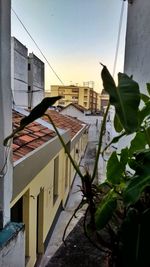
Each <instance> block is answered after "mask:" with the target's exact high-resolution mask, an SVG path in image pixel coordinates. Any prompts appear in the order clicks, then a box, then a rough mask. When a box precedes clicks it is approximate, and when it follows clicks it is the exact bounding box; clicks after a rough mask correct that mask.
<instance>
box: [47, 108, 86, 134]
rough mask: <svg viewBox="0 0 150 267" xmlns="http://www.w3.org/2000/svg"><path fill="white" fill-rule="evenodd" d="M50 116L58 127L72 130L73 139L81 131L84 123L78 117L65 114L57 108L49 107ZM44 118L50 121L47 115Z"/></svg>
mask: <svg viewBox="0 0 150 267" xmlns="http://www.w3.org/2000/svg"><path fill="white" fill-rule="evenodd" d="M46 113H47V114H48V115H49V116H51V118H52V120H53V122H54V123H55V125H56V127H58V128H61V129H64V130H68V129H69V130H70V132H71V139H72V138H73V137H74V136H75V135H76V134H77V132H79V131H80V130H81V129H82V127H83V125H82V123H81V122H79V121H77V120H76V119H73V118H70V117H67V116H64V115H62V114H60V113H58V112H57V111H55V110H50V109H48V110H47V112H46ZM43 118H44V120H46V121H48V122H49V120H48V118H47V117H43Z"/></svg>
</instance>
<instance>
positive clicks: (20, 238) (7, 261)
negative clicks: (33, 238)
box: [0, 224, 25, 267]
mask: <svg viewBox="0 0 150 267" xmlns="http://www.w3.org/2000/svg"><path fill="white" fill-rule="evenodd" d="M10 228H11V229H10ZM13 228H14V229H13ZM13 230H15V231H14V233H13ZM5 231H6V232H7V231H8V232H10V233H12V236H11V235H10V237H9V239H8V241H6V244H5V245H4V246H3V247H2V248H0V266H1V267H24V266H25V233H24V229H21V230H19V232H16V229H15V227H14V224H10V225H9V226H8V227H7V229H6V230H5ZM0 236H1V235H0ZM6 236H7V233H6Z"/></svg>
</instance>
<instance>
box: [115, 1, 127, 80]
mask: <svg viewBox="0 0 150 267" xmlns="http://www.w3.org/2000/svg"><path fill="white" fill-rule="evenodd" d="M124 4H125V0H123V1H122V6H121V12H120V19H119V28H118V37H117V43H116V52H115V59H114V66H113V73H112V75H113V77H114V75H115V72H116V66H117V59H118V51H119V45H120V36H121V29H122V22H123V13H124Z"/></svg>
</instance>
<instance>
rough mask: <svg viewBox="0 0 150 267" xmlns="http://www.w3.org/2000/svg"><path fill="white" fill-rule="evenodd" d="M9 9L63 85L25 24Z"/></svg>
mask: <svg viewBox="0 0 150 267" xmlns="http://www.w3.org/2000/svg"><path fill="white" fill-rule="evenodd" d="M11 10H12V11H13V13H14V14H15V16H16V17H17V19H18V20H19V22H20V23H21V25H22V27H23V28H24V30H25V31H26V32H27V34H28V35H29V36H30V38H31V40H32V41H33V43H34V44H35V46H36V47H37V49H38V50H39V51H40V53H41V55H42V56H43V58H44V59H45V61H46V62H47V64H48V66H49V67H50V69H51V70H52V72H53V73H54V74H55V76H56V77H57V79H58V80H59V81H60V82H61V84H62V85H64V83H63V81H62V80H61V78H60V77H59V76H58V74H57V73H56V71H55V70H54V69H53V67H52V65H51V64H50V63H49V61H48V59H47V58H46V56H45V55H44V54H43V52H42V50H41V49H40V47H39V46H38V44H37V42H36V41H35V40H34V38H33V37H32V35H31V34H30V33H29V31H28V30H27V28H26V26H25V25H24V23H23V22H22V20H21V19H20V18H19V16H18V15H17V13H16V11H15V10H14V9H13V8H12V7H11Z"/></svg>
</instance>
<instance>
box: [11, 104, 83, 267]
mask: <svg viewBox="0 0 150 267" xmlns="http://www.w3.org/2000/svg"><path fill="white" fill-rule="evenodd" d="M47 114H48V115H50V116H51V117H52V118H53V121H54V123H55V125H56V127H57V128H58V129H59V133H60V134H61V137H62V138H63V140H64V142H65V144H66V145H67V147H68V150H69V152H70V154H71V156H72V158H73V159H74V160H75V161H76V162H77V164H78V163H79V161H80V159H81V156H82V155H83V152H84V150H85V148H86V144H87V134H88V133H87V125H86V124H84V123H83V124H82V123H81V122H79V121H77V120H74V119H72V118H69V117H67V116H64V115H61V114H59V113H58V112H56V111H54V110H48V111H47ZM24 115H27V111H25V110H24V111H23V110H22V109H19V108H18V109H16V110H14V111H13V124H14V128H15V127H17V126H19V123H20V120H21V119H22V118H23V116H24ZM13 164H14V171H13V192H12V201H11V204H10V205H11V221H13V222H16V223H20V222H21V223H24V224H25V259H26V267H33V266H34V264H35V263H36V261H37V259H38V256H39V255H40V254H41V253H43V252H44V251H45V249H46V247H47V244H48V241H49V238H50V237H51V234H52V230H53V227H54V225H55V223H56V221H57V218H58V216H59V214H60V212H61V210H62V209H63V207H64V205H65V203H66V200H67V198H68V194H69V191H70V188H71V185H72V182H73V179H74V175H75V170H74V168H73V166H72V165H71V163H70V160H69V158H68V156H67V154H66V153H65V151H64V149H63V147H62V145H61V143H60V141H59V139H58V137H57V135H56V133H55V132H54V129H53V127H52V125H51V124H50V122H49V121H48V119H47V118H46V117H43V118H42V119H38V120H37V121H34V122H32V123H30V124H29V125H27V126H26V127H25V129H24V130H23V131H21V132H20V134H19V135H17V136H16V137H14V139H13Z"/></svg>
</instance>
